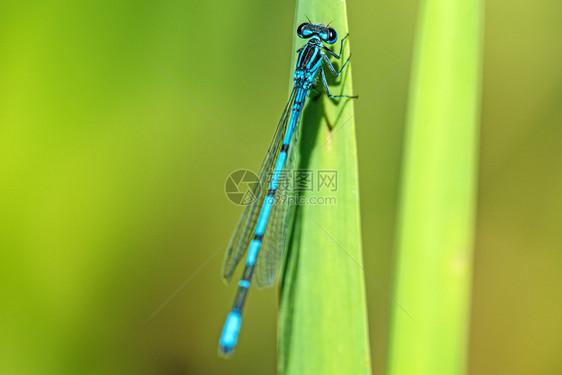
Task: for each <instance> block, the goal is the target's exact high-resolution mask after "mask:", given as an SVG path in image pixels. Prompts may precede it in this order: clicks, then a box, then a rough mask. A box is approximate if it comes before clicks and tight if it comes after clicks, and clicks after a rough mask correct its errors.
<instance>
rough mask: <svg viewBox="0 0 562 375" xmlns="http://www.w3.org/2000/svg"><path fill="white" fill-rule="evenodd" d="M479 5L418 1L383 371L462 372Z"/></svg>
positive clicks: (473, 0) (474, 0)
mask: <svg viewBox="0 0 562 375" xmlns="http://www.w3.org/2000/svg"><path fill="white" fill-rule="evenodd" d="M482 24H483V19H482V2H481V1H478V0H457V1H439V0H426V1H423V2H422V4H420V15H419V19H418V27H417V32H418V34H417V40H416V43H415V51H414V59H413V71H412V85H411V88H410V102H409V108H408V121H407V129H406V142H405V156H404V170H403V172H402V187H401V198H400V215H399V218H400V219H399V235H398V255H397V260H396V270H395V271H396V273H395V286H394V297H395V298H396V300H397V301H398V303H400V305H401V306H402V307H404V309H405V310H406V311H407V312H408V314H409V315H411V317H410V316H408V315H407V314H405V312H404V311H402V310H401V309H400V308H398V307H397V306H392V311H391V328H390V337H389V340H390V346H389V353H388V363H387V373H388V374H391V375H399V374H400V375H402V374H431V375H439V374H447V375H455V374H462V373H464V372H465V366H466V351H467V332H468V316H469V309H470V292H471V266H472V246H473V222H474V212H475V200H476V168H477V164H476V163H477V149H478V147H477V139H478V124H479V103H480V75H481V57H482V56H481V54H482V46H481V43H482Z"/></svg>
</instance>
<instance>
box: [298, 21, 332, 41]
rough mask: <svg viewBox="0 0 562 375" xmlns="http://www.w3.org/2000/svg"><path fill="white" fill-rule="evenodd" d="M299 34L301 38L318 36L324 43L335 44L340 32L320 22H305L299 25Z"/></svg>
mask: <svg viewBox="0 0 562 375" xmlns="http://www.w3.org/2000/svg"><path fill="white" fill-rule="evenodd" d="M297 35H298V36H299V38H302V39H308V38H312V37H313V36H317V37H318V38H320V39H321V40H322V41H323V42H324V43H327V44H334V43H335V42H336V40H338V33H337V32H336V30H334V29H332V28H331V27H329V25H328V26H326V25H322V24H319V23H310V22H305V23H302V24H300V26H299V27H297Z"/></svg>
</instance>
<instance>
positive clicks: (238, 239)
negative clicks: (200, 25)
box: [220, 22, 353, 355]
mask: <svg viewBox="0 0 562 375" xmlns="http://www.w3.org/2000/svg"><path fill="white" fill-rule="evenodd" d="M297 35H298V36H299V37H300V38H302V39H308V42H307V43H306V45H305V46H304V47H302V48H300V49H299V50H298V51H297V53H299V56H298V60H297V65H296V68H295V73H294V76H293V81H294V86H293V90H292V91H291V94H290V97H289V101H288V103H287V105H286V106H285V110H284V111H283V115H282V116H281V120H280V121H279V125H278V126H277V130H276V132H275V136H274V137H273V141H272V142H271V145H270V146H269V150H268V152H267V155H266V157H265V160H264V161H263V163H262V165H261V168H260V172H259V175H258V184H256V185H255V188H254V189H253V191H252V193H253V196H254V201H253V203H252V204H250V205H248V206H246V208H245V209H244V212H243V214H242V217H241V219H240V223H239V224H238V227H237V228H236V231H235V233H234V236H233V238H232V240H231V242H230V245H229V247H228V250H227V252H226V256H225V261H224V265H223V269H222V274H223V277H224V279H226V280H230V279H231V277H232V274H233V273H234V270H235V268H236V266H237V264H238V262H239V261H240V260H241V259H242V257H243V256H244V254H245V253H246V251H248V255H247V258H246V265H245V269H244V273H243V276H242V279H241V280H240V282H239V283H238V291H237V294H236V298H235V300H234V305H233V307H232V309H231V311H230V313H229V314H228V316H227V318H226V322H225V324H224V328H223V331H222V335H221V338H220V352H221V353H222V354H225V355H229V354H231V353H232V352H233V350H234V347H235V345H236V342H237V340H238V333H239V331H240V326H241V323H242V311H243V309H244V303H245V301H246V296H247V294H248V289H249V287H250V283H251V282H252V279H253V276H255V278H254V282H255V284H257V286H258V287H266V286H271V285H272V284H273V283H274V282H275V279H276V278H277V274H278V272H279V266H280V263H281V259H282V254H283V252H284V249H285V246H286V244H287V243H288V241H287V232H288V228H289V222H290V217H291V214H290V207H289V206H290V205H289V204H287V203H286V201H282V202H279V201H276V200H275V194H276V192H277V191H278V188H279V180H280V177H281V174H282V173H283V172H284V171H287V170H291V169H292V167H293V165H294V163H295V161H296V160H297V153H298V147H297V145H296V140H297V138H298V136H297V133H298V124H299V119H300V115H301V112H302V109H303V107H304V104H305V102H306V99H307V97H308V93H309V89H310V88H311V87H314V82H315V80H316V79H317V77H318V75H320V78H321V80H322V84H323V85H324V89H325V90H326V94H327V95H328V97H330V98H350V97H353V96H349V95H332V94H331V93H330V90H329V88H328V83H327V81H326V76H325V74H324V70H323V69H322V62H324V64H325V65H326V66H327V67H328V68H329V69H330V71H331V72H332V73H333V74H334V76H336V77H338V76H339V75H340V74H341V73H342V71H343V69H344V68H345V67H346V65H347V63H348V62H349V57H348V58H347V60H346V61H345V63H344V64H343V66H342V68H341V69H340V70H339V71H338V70H336V69H335V68H334V66H333V65H332V63H331V62H330V59H329V58H328V56H332V57H334V58H336V59H338V60H339V59H340V58H341V54H342V50H343V42H344V41H345V39H346V38H347V37H348V35H346V36H345V37H344V38H343V39H342V40H341V43H340V53H339V54H336V53H335V52H333V51H332V50H331V49H329V48H328V47H326V46H325V45H324V43H325V44H334V43H335V42H336V41H337V39H338V34H337V32H336V30H334V29H333V28H331V27H330V25H329V24H328V25H322V24H315V23H311V22H307V23H303V24H301V25H300V26H299V27H298V28H297ZM350 57H351V55H350ZM260 248H261V250H260ZM258 254H259V256H258Z"/></svg>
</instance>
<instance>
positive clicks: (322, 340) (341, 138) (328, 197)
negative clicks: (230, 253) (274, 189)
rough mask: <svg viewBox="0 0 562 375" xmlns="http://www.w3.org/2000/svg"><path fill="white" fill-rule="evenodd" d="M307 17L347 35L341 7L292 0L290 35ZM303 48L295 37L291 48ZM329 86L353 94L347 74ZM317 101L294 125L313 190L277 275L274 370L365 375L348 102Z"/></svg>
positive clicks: (336, 0) (333, 2)
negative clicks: (280, 274) (278, 293)
mask: <svg viewBox="0 0 562 375" xmlns="http://www.w3.org/2000/svg"><path fill="white" fill-rule="evenodd" d="M306 17H308V18H310V20H311V21H312V22H316V23H329V22H332V24H331V25H332V27H334V29H336V30H337V32H338V33H339V38H340V39H341V38H343V37H344V36H345V35H346V34H347V31H348V28H347V19H346V8H345V1H340V0H330V1H326V0H324V1H298V2H297V9H296V23H295V29H296V27H297V26H298V25H299V24H300V23H302V22H306V21H307V18H306ZM350 40H352V38H350V39H348V40H347V41H346V44H345V47H344V52H343V57H342V60H341V61H340V62H338V63H337V64H336V65H337V66H339V67H341V66H342V64H343V62H344V61H345V59H346V58H347V56H349V53H350V44H349V41H350ZM302 45H303V41H302V40H300V39H295V50H296V49H297V48H300V46H302ZM333 49H334V50H335V51H336V52H339V42H338V43H336V44H335V47H334V48H333ZM295 58H296V55H295ZM332 60H333V59H332ZM293 63H295V61H294V62H293ZM293 66H294V64H293ZM327 73H328V74H327V76H330V75H331V73H329V72H327ZM333 83H334V82H333V81H332V85H331V86H332V94H334V95H338V94H354V92H353V89H352V85H351V69H348V70H347V71H346V72H344V73H343V74H342V76H341V77H340V78H339V79H338V80H337V84H333ZM318 86H319V91H322V90H323V89H322V85H321V84H319V85H318ZM318 95H319V94H318V93H316V92H314V91H312V92H311V93H310V99H309V103H308V104H307V106H306V107H305V110H304V112H303V119H302V123H301V126H300V129H301V131H300V135H301V139H300V144H301V149H300V163H299V168H300V169H301V170H303V169H306V170H309V171H310V173H311V174H310V175H309V176H310V178H311V179H312V184H311V186H312V188H313V189H312V190H313V191H303V192H302V193H301V198H302V199H303V204H300V205H299V206H298V207H297V210H296V214H295V220H294V227H293V234H292V238H291V241H292V242H291V247H290V250H289V253H288V255H287V258H286V262H285V269H284V272H283V279H282V288H281V307H280V318H279V345H280V349H279V351H280V352H279V355H280V359H279V372H280V373H281V374H295V375H296V374H299V375H302V374H314V375H321V374H354V375H360V374H369V373H370V359H369V342H368V328H367V309H366V301H365V286H364V274H363V266H362V254H361V232H360V220H359V188H358V175H357V152H356V140H355V124H354V118H353V114H354V109H353V100H352V99H342V100H331V99H329V98H327V97H326V96H325V95H322V96H321V97H318ZM317 97H318V98H317Z"/></svg>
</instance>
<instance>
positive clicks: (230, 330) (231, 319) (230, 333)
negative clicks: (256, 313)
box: [219, 310, 242, 357]
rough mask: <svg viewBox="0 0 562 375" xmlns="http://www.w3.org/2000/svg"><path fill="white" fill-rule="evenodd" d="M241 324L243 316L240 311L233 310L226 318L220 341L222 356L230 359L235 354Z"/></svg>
mask: <svg viewBox="0 0 562 375" xmlns="http://www.w3.org/2000/svg"><path fill="white" fill-rule="evenodd" d="M241 324H242V316H241V315H240V311H238V310H232V311H231V312H230V313H229V314H228V316H227V317H226V322H225V323H224V328H223V329H222V335H221V338H220V341H219V345H220V348H219V353H220V354H221V355H222V356H224V357H228V356H230V355H231V354H232V353H233V352H234V347H235V346H236V342H237V341H238V333H239V332H240V326H241Z"/></svg>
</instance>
